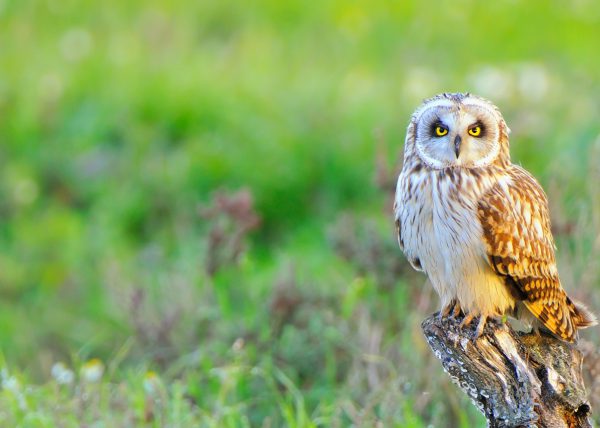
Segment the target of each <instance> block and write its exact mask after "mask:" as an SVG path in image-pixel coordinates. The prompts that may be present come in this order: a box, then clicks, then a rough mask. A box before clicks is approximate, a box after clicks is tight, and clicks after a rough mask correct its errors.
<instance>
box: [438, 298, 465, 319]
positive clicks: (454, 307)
mask: <svg viewBox="0 0 600 428" xmlns="http://www.w3.org/2000/svg"><path fill="white" fill-rule="evenodd" d="M460 311H461V309H460V303H458V301H457V300H455V299H452V300H451V301H450V303H449V304H448V305H446V306H445V307H444V308H443V309H442V310H441V311H440V319H442V318H446V317H448V316H450V317H452V318H456V317H457V316H458V315H460Z"/></svg>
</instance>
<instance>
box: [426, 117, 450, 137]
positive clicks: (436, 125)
mask: <svg viewBox="0 0 600 428" xmlns="http://www.w3.org/2000/svg"><path fill="white" fill-rule="evenodd" d="M437 129H443V130H445V131H446V132H445V133H446V134H447V133H448V130H449V129H448V127H447V126H446V125H444V122H442V121H441V120H440V119H437V120H434V121H433V122H432V123H431V127H430V128H429V133H430V135H431V136H432V137H439V136H441V135H439V134H438V133H436V130H437Z"/></svg>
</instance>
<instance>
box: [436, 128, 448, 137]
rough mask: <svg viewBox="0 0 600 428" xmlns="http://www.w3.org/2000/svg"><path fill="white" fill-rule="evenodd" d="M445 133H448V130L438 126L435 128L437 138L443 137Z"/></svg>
mask: <svg viewBox="0 0 600 428" xmlns="http://www.w3.org/2000/svg"><path fill="white" fill-rule="evenodd" d="M447 133H448V128H444V127H443V126H440V125H438V126H436V127H435V135H437V136H438V137H443V136H444V135H446V134H447Z"/></svg>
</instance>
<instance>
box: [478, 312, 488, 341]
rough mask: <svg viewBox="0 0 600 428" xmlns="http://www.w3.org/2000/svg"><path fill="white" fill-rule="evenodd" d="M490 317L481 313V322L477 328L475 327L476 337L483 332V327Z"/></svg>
mask: <svg viewBox="0 0 600 428" xmlns="http://www.w3.org/2000/svg"><path fill="white" fill-rule="evenodd" d="M487 319H488V317H487V316H486V315H481V316H480V317H479V322H478V323H477V328H476V329H475V339H477V338H479V336H481V334H482V333H483V329H484V328H485V323H486V322H487Z"/></svg>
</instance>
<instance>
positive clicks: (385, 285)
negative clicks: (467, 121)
mask: <svg viewBox="0 0 600 428" xmlns="http://www.w3.org/2000/svg"><path fill="white" fill-rule="evenodd" d="M599 43H600V6H599V5H598V4H597V3H596V2H593V1H591V0H578V1H574V2H557V1H556V2H555V1H543V0H531V1H526V2H525V1H523V2H519V1H506V0H502V1H497V2H478V1H475V0H471V1H467V0H460V1H452V2H425V1H396V2H388V1H383V0H382V1H379V0H376V1H371V2H368V3H367V2H357V1H343V0H326V1H322V2H305V1H299V0H291V1H276V0H257V1H254V2H252V3H248V2H241V1H238V2H236V1H230V0H223V1H216V0H215V1H213V0H203V1H190V0H173V1H166V0H161V1H157V0H154V1H153V0H151V1H139V0H128V1H116V0H111V1H104V2H78V1H75V0H60V1H59V0H46V1H44V0H4V1H0V348H1V350H2V353H3V354H4V360H3V362H2V363H1V364H0V366H2V367H3V371H2V373H1V376H2V377H1V378H0V381H1V382H2V386H1V388H0V422H1V424H2V425H3V426H4V425H6V426H17V425H18V424H21V426H44V427H45V426H80V424H82V423H83V424H92V423H93V422H94V421H104V423H105V424H106V426H157V427H158V426H173V427H174V426H219V427H227V426H231V427H238V426H265V427H269V426H291V427H310V426H327V427H329V426H332V427H335V426H349V425H354V426H386V427H387V426H402V427H420V426H427V425H429V424H431V425H434V426H464V427H468V426H473V424H481V423H482V419H481V417H479V416H478V415H477V414H476V411H475V410H474V409H472V408H471V407H470V405H469V404H468V403H467V402H466V400H465V399H463V398H462V397H461V396H460V394H458V393H457V391H456V389H455V388H454V387H453V386H452V385H451V384H449V382H448V381H447V380H446V378H445V377H444V376H443V374H442V370H441V368H440V365H439V364H438V363H437V362H436V361H435V360H434V359H433V357H432V356H431V355H430V352H429V350H428V348H427V346H426V344H425V343H424V341H423V339H422V337H421V334H420V328H419V322H420V320H421V319H423V318H424V317H425V316H426V315H427V314H428V313H429V312H431V311H433V310H435V309H436V306H437V300H436V299H437V298H436V296H435V295H434V294H433V292H432V291H431V287H430V286H429V285H427V284H426V283H425V278H424V277H422V276H419V275H417V274H415V273H413V272H411V271H410V269H409V268H408V267H407V266H406V264H405V263H404V262H403V261H402V258H401V255H400V252H399V250H398V249H397V248H396V244H395V238H394V236H393V229H394V228H393V222H392V220H391V191H390V189H391V188H393V182H394V176H395V175H396V174H397V172H398V171H399V168H400V162H401V156H400V153H401V150H402V144H403V138H404V130H405V127H406V124H407V122H408V118H409V115H410V113H411V112H412V111H413V109H414V108H415V107H416V106H417V105H418V104H419V103H420V102H421V100H422V99H423V98H426V97H429V96H432V95H434V94H436V93H438V92H441V91H471V92H475V93H478V94H480V95H483V96H486V97H488V98H490V99H492V100H493V101H494V102H495V103H496V104H497V105H498V106H499V107H500V108H501V110H502V111H503V113H504V115H505V118H506V120H507V122H508V124H509V126H510V127H511V129H512V153H513V160H514V161H515V162H518V163H521V164H522V165H523V166H525V167H526V168H527V169H529V170H531V171H532V172H533V173H534V174H535V175H536V176H537V177H538V178H539V179H540V181H541V182H542V183H543V185H544V186H545V188H546V189H547V192H548V194H549V197H550V200H551V206H552V215H553V220H554V225H555V229H556V238H557V243H558V247H559V262H560V266H559V270H560V271H561V275H562V277H563V280H564V282H565V285H566V288H567V289H568V290H570V291H571V292H572V293H573V295H574V296H576V297H578V298H580V299H584V300H586V301H588V302H589V303H590V306H592V307H593V308H594V309H596V311H599V310H600V298H598V295H599V291H600V290H599V288H600V287H599V286H600V284H599V281H600V279H599V278H600V262H599V260H600V235H599V233H600V190H599V187H598V183H600V169H599V166H598V165H600V140H599V139H598V135H599V131H600V121H599V118H600V85H599V80H598V76H600V57H599V56H598V53H597V52H598V44H599ZM587 337H589V338H594V337H598V335H597V333H596V332H591V333H589V334H587ZM590 346H591V348H590V349H593V345H590ZM94 358H98V359H99V360H95V359H94ZM86 361H87V363H86ZM90 361H91V362H92V363H93V364H97V365H98V364H103V366H102V367H103V371H102V373H101V374H100V377H99V378H97V379H96V380H94V381H90V379H88V378H87V377H86V376H87V375H86V373H87V372H86V370H88V371H89V369H90V367H89V366H90V364H92V363H90ZM101 362H102V363H101ZM93 364H92V365H93ZM92 368H93V367H92ZM69 373H71V374H70V375H69ZM65 376H66V377H65ZM593 381H594V380H593V379H591V380H590V382H593ZM598 382H599V383H600V380H598ZM597 407H600V403H598V404H597ZM59 424H60V425H59ZM377 424H380V425H377Z"/></svg>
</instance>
